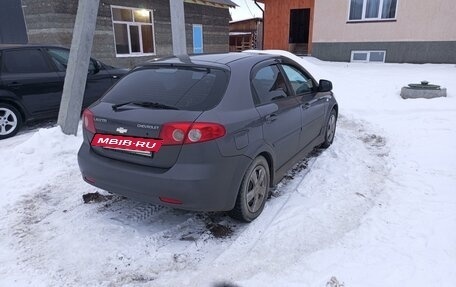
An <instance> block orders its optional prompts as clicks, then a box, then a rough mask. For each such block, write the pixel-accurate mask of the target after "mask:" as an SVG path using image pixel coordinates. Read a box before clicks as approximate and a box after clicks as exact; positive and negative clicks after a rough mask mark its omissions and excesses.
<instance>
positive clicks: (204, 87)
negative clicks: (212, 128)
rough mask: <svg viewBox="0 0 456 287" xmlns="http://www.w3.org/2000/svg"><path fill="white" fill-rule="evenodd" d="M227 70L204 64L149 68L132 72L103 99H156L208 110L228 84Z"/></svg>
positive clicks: (189, 108)
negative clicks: (207, 66)
mask: <svg viewBox="0 0 456 287" xmlns="http://www.w3.org/2000/svg"><path fill="white" fill-rule="evenodd" d="M227 82H228V76H227V72H225V71H223V70H221V69H213V68H205V67H204V68H203V67H201V68H200V67H174V66H173V67H170V66H166V67H163V66H161V67H160V66H156V67H148V68H145V69H140V70H136V71H133V72H131V73H130V74H128V75H126V76H125V77H124V78H123V79H121V80H120V81H119V82H118V83H117V84H116V85H115V86H114V87H113V88H112V89H111V90H110V91H109V92H108V93H107V94H106V95H105V96H104V97H103V100H102V101H103V102H109V103H113V104H121V103H125V102H129V101H140V102H154V103H159V104H164V105H170V106H174V107H177V108H179V109H181V110H190V111H205V110H208V109H211V108H213V107H214V106H216V105H217V104H218V103H219V102H220V100H221V98H222V96H223V94H224V92H225V89H226V86H227Z"/></svg>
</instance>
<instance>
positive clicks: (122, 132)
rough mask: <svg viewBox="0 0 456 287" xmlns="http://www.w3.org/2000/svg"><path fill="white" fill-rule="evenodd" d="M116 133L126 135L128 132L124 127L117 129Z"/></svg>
mask: <svg viewBox="0 0 456 287" xmlns="http://www.w3.org/2000/svg"><path fill="white" fill-rule="evenodd" d="M116 132H118V133H119V134H124V133H126V132H128V130H127V129H124V128H123V127H118V128H117V129H116Z"/></svg>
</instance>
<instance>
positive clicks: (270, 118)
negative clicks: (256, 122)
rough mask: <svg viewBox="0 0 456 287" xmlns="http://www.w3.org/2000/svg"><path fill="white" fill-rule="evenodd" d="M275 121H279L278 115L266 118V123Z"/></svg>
mask: <svg viewBox="0 0 456 287" xmlns="http://www.w3.org/2000/svg"><path fill="white" fill-rule="evenodd" d="M275 120H277V115H276V114H270V115H267V116H266V122H267V123H272V122H273V121H275Z"/></svg>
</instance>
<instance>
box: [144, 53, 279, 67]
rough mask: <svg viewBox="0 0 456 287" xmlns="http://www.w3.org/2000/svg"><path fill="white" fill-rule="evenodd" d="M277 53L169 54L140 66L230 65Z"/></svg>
mask: <svg viewBox="0 0 456 287" xmlns="http://www.w3.org/2000/svg"><path fill="white" fill-rule="evenodd" d="M276 57H277V56H275V55H270V54H262V53H260V52H248V53H246V52H243V53H238V52H234V53H214V54H196V55H182V56H169V57H164V58H157V59H153V60H150V61H147V62H146V63H144V64H142V65H140V66H148V65H157V64H177V65H180V64H182V65H203V66H225V67H226V66H230V65H231V64H232V63H235V62H260V61H263V60H266V59H272V58H276Z"/></svg>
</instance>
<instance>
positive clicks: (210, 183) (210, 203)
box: [78, 142, 252, 211]
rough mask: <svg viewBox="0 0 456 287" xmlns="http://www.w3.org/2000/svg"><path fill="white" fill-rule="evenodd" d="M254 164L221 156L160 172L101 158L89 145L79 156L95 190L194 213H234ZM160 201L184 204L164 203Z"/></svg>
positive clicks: (81, 168)
mask: <svg viewBox="0 0 456 287" xmlns="http://www.w3.org/2000/svg"><path fill="white" fill-rule="evenodd" d="M190 153H191V151H190ZM181 156H182V153H181ZM251 161H252V160H251V159H250V158H249V157H246V156H234V157H222V156H218V157H216V158H214V159H213V160H212V161H211V162H210V163H197V164H192V163H181V162H179V160H178V162H177V163H176V164H174V166H173V167H172V168H170V169H161V168H153V167H148V166H143V165H138V164H132V163H128V162H123V161H119V160H115V159H111V158H107V157H104V156H100V155H98V154H97V153H95V152H94V151H93V150H92V149H91V148H90V146H89V145H88V144H87V143H86V142H84V143H83V144H82V146H81V148H80V150H79V153H78V163H79V168H80V170H81V173H82V176H83V178H84V180H85V181H86V182H88V183H90V184H92V185H94V186H96V187H99V188H101V189H104V190H106V191H109V192H112V193H115V194H119V195H123V196H126V197H129V198H132V199H136V200H139V201H145V202H150V203H155V204H160V205H165V206H170V207H173V208H179V209H185V210H195V211H227V210H231V209H232V208H233V207H234V204H235V201H236V196H237V193H238V189H239V187H240V185H241V181H242V177H243V175H244V172H245V171H246V170H247V168H248V166H249V165H250V163H251ZM186 162H188V161H186ZM160 197H161V198H168V199H173V200H178V201H181V202H182V203H181V204H171V203H167V202H163V201H162V200H161V199H160Z"/></svg>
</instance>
